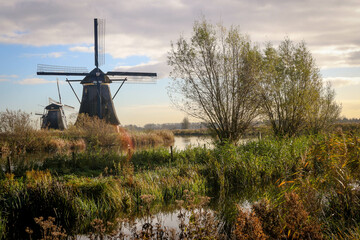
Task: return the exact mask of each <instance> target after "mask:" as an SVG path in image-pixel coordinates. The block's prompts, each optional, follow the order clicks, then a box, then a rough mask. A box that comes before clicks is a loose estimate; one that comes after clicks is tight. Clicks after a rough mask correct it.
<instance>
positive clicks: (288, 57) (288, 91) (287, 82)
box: [260, 39, 341, 137]
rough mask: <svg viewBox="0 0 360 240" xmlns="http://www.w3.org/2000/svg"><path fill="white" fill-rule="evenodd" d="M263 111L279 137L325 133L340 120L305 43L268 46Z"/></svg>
mask: <svg viewBox="0 0 360 240" xmlns="http://www.w3.org/2000/svg"><path fill="white" fill-rule="evenodd" d="M260 85H261V88H260V89H261V98H262V104H261V107H262V111H263V114H264V115H265V116H266V118H267V119H268V120H269V122H270V124H271V127H272V130H273V132H274V134H275V135H276V136H290V137H291V136H294V135H298V134H299V133H301V132H304V131H307V132H312V133H318V132H320V131H322V130H326V129H328V128H329V126H330V125H331V124H332V123H334V121H335V120H336V119H337V118H338V117H339V115H340V111H341V106H340V105H338V104H337V103H336V102H335V93H334V91H333V90H332V89H331V86H330V85H327V86H326V87H324V86H323V82H322V78H321V75H320V72H319V69H318V68H317V67H316V64H315V59H314V58H313V57H312V55H311V53H310V52H309V50H308V49H307V47H306V45H305V43H304V42H301V43H299V44H296V45H295V44H294V43H293V42H292V41H290V40H289V39H286V40H284V41H283V42H281V43H280V45H279V47H278V48H277V49H275V48H274V47H273V46H272V45H271V44H268V45H267V46H266V49H265V51H264V57H263V77H262V80H261V83H260Z"/></svg>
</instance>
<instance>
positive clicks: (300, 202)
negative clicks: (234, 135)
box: [0, 131, 360, 239]
mask: <svg viewBox="0 0 360 240" xmlns="http://www.w3.org/2000/svg"><path fill="white" fill-rule="evenodd" d="M34 169H36V170H31V169H27V171H25V170H26V169H25V168H24V170H23V174H20V173H19V175H17V177H15V176H14V175H9V174H7V175H6V176H5V175H4V176H3V177H2V180H1V181H0V184H1V186H0V191H1V193H0V202H1V203H0V206H1V216H2V219H3V220H1V218H0V220H1V221H0V228H1V223H3V226H5V225H4V224H5V223H6V229H7V230H6V231H7V232H8V233H9V234H8V235H7V237H8V236H10V238H11V237H13V238H16V237H14V236H15V235H16V234H20V233H17V232H16V231H15V229H23V230H24V229H25V227H27V226H28V227H31V228H32V229H34V230H36V229H37V230H36V231H37V232H39V231H40V230H39V229H40V228H39V226H37V224H36V223H35V222H34V220H33V219H34V218H35V217H39V216H43V217H44V219H46V218H47V217H49V216H52V217H55V218H56V222H55V223H56V224H57V225H61V226H63V227H64V228H65V229H66V230H67V232H68V233H69V234H75V232H76V233H78V232H79V231H80V232H84V233H85V232H86V231H88V229H89V226H90V223H91V222H92V221H93V220H94V219H96V218H99V219H113V218H115V217H116V215H117V213H118V212H124V213H126V214H127V215H131V214H133V213H134V212H138V211H141V207H140V206H142V205H144V204H145V203H146V198H144V196H150V195H151V199H152V202H154V204H153V205H152V207H155V208H156V206H157V205H156V204H164V203H169V202H174V201H175V200H176V199H181V198H182V197H183V196H184V194H185V192H186V191H187V189H190V190H192V191H193V192H194V193H196V194H201V195H202V194H207V195H212V196H216V197H217V198H218V199H219V200H218V201H219V202H220V203H221V204H224V201H225V200H226V199H227V198H229V197H230V196H231V194H233V193H237V194H239V195H243V196H247V198H248V199H251V202H250V207H249V208H248V209H250V212H249V210H245V209H244V208H242V207H241V206H240V205H239V206H238V207H236V206H232V207H230V208H227V209H224V208H222V209H221V208H220V211H228V212H229V214H230V215H232V216H235V217H234V218H233V221H229V222H228V223H227V224H228V225H229V226H224V230H223V231H224V232H223V233H224V234H225V236H227V237H228V238H233V239H246V238H251V239H265V238H267V239H328V238H331V239H344V238H353V239H356V238H358V237H359V236H360V235H359V228H358V224H359V223H360V191H359V182H360V179H359V178H360V137H359V136H358V135H357V134H356V133H354V132H353V133H346V134H345V133H343V132H341V131H338V132H336V133H331V134H330V133H329V134H323V135H317V136H301V137H297V138H289V139H286V138H285V139H275V138H265V139H262V140H258V141H252V142H247V143H246V144H244V145H240V146H233V145H230V144H223V145H218V146H215V148H214V149H205V148H201V147H197V148H189V149H186V150H184V151H178V150H174V151H173V152H172V154H171V153H170V152H169V150H168V149H165V148H160V149H150V150H141V151H136V152H132V151H131V149H130V151H126V152H104V151H90V152H87V151H86V152H82V153H73V154H58V155H56V156H54V157H51V158H48V159H47V160H45V162H44V163H43V164H42V165H41V166H38V167H37V168H34ZM21 176H22V177H21ZM249 189H250V190H249ZM255 194H256V196H255V197H253V198H251V195H253V196H254V195H255ZM229 209H230V210H229ZM223 214H224V213H222V212H220V213H219V216H221V215H223ZM29 222H31V224H30V225H29ZM11 234H15V235H11ZM22 234H25V230H24V231H23V232H22ZM24 236H25V235H24ZM216 236H218V235H216ZM219 236H220V235H219Z"/></svg>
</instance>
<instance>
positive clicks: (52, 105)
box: [45, 103, 62, 110]
mask: <svg viewBox="0 0 360 240" xmlns="http://www.w3.org/2000/svg"><path fill="white" fill-rule="evenodd" d="M61 107H62V105H61V104H57V103H51V104H49V105H47V106H46V107H45V109H46V110H51V109H59V108H61Z"/></svg>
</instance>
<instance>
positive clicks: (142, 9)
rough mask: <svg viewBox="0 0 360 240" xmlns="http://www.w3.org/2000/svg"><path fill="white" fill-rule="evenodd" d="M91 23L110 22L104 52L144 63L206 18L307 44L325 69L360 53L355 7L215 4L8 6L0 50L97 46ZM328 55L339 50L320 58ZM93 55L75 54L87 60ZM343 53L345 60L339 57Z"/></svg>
mask: <svg viewBox="0 0 360 240" xmlns="http://www.w3.org/2000/svg"><path fill="white" fill-rule="evenodd" d="M84 9H86V11H84ZM239 13H241V14H239ZM90 16H91V17H90ZM92 16H98V17H100V18H101V17H105V18H106V23H107V26H106V52H107V53H109V54H111V55H112V56H113V57H115V58H124V57H127V56H130V55H146V56H148V57H150V58H151V59H153V60H159V59H160V58H161V56H163V55H164V54H166V52H167V51H168V49H169V45H170V41H175V40H176V39H177V38H178V37H179V35H180V34H184V35H185V36H188V35H189V34H191V31H192V25H193V21H194V20H196V19H200V18H201V16H205V17H206V19H208V20H209V21H211V22H212V23H217V22H219V21H220V20H221V21H222V22H223V24H224V25H226V26H230V25H239V26H240V29H241V30H242V31H243V32H244V33H248V34H249V35H250V37H251V38H252V39H253V40H254V41H256V42H260V43H262V42H264V41H272V42H274V43H276V42H279V41H281V40H283V39H284V37H285V36H289V38H291V39H292V40H295V41H301V40H305V41H306V42H307V43H308V46H309V48H310V49H311V50H313V51H314V52H316V53H314V56H315V57H316V59H317V64H318V65H319V66H320V67H332V66H335V65H341V66H354V65H356V66H360V62H359V61H358V55H356V54H353V53H355V52H356V51H357V49H359V48H360V38H359V37H358V35H357V34H356V32H358V26H359V24H360V18H359V17H358V16H359V4H358V2H357V1H355V0H344V1H328V0H317V1H311V0H304V1H288V0H277V1H267V0H257V1H253V0H241V1H234V0H212V1H207V2H206V4H204V1H200V0H158V1H147V0H133V1H118V0H108V1H104V2H102V3H101V7H100V6H99V3H98V2H97V1H93V0H84V1H61V0H54V1H43V0H33V1H25V0H12V1H2V2H1V3H0V28H1V30H2V31H1V32H2V33H1V34H0V43H10V44H25V45H32V46H47V45H60V44H68V45H76V46H77V45H80V46H81V45H83V44H93V22H92ZM322 47H329V48H334V49H335V50H334V51H328V52H322V51H321V48H322ZM90 48H91V47H73V48H71V49H70V50H71V51H86V52H87V51H90ZM346 48H348V50H349V51H350V52H348V50H346ZM319 49H320V50H319ZM341 49H345V50H343V51H344V52H345V54H338V53H339V52H338V51H340V50H341ZM317 50H319V51H317ZM352 52H353V53H352Z"/></svg>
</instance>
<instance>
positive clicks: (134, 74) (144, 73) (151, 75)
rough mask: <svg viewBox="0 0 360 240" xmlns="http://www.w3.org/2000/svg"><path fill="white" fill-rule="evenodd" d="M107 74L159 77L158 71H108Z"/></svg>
mask: <svg viewBox="0 0 360 240" xmlns="http://www.w3.org/2000/svg"><path fill="white" fill-rule="evenodd" d="M106 75H110V76H129V77H157V74H156V73H149V72H114V71H110V72H107V73H106Z"/></svg>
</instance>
